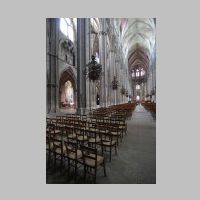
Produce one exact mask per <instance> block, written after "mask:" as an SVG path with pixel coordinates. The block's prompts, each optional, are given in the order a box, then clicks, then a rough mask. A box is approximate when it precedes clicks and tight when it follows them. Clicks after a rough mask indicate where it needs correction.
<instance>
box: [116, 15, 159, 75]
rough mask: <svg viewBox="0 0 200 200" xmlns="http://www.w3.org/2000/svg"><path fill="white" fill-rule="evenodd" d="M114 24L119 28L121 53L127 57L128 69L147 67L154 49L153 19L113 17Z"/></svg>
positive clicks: (154, 23)
mask: <svg viewBox="0 0 200 200" xmlns="http://www.w3.org/2000/svg"><path fill="white" fill-rule="evenodd" d="M115 26H116V30H119V34H118V35H119V37H120V38H119V39H120V41H121V43H122V51H123V54H124V56H125V57H126V58H128V65H129V70H130V71H131V70H132V69H134V68H141V67H142V68H144V69H147V68H148V67H149V63H150V59H151V55H152V53H153V51H154V49H155V34H156V33H155V26H156V21H155V19H154V18H122V19H119V18H118V19H115Z"/></svg>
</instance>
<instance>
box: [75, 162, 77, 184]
mask: <svg viewBox="0 0 200 200" xmlns="http://www.w3.org/2000/svg"><path fill="white" fill-rule="evenodd" d="M76 176H77V162H76V161H75V183H76Z"/></svg>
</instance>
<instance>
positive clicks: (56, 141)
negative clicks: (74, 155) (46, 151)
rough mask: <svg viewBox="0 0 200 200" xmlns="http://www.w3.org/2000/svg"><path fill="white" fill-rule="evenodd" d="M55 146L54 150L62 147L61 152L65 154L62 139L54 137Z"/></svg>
mask: <svg viewBox="0 0 200 200" xmlns="http://www.w3.org/2000/svg"><path fill="white" fill-rule="evenodd" d="M52 141H53V148H54V150H56V149H60V150H61V154H63V144H62V141H61V140H58V139H55V138H54V139H53V140H52Z"/></svg>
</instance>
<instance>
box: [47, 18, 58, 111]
mask: <svg viewBox="0 0 200 200" xmlns="http://www.w3.org/2000/svg"><path fill="white" fill-rule="evenodd" d="M47 24H48V29H49V33H48V38H49V41H48V42H49V43H48V45H47V48H48V49H47V56H48V57H49V58H48V62H47V64H48V65H49V66H48V67H47V70H48V71H47V73H48V76H47V77H48V79H47V91H48V92H49V94H48V98H47V104H48V105H49V107H48V111H49V112H52V113H56V112H58V111H59V103H58V93H59V91H58V87H59V80H58V47H59V45H58V42H59V19H58V18H50V19H47Z"/></svg>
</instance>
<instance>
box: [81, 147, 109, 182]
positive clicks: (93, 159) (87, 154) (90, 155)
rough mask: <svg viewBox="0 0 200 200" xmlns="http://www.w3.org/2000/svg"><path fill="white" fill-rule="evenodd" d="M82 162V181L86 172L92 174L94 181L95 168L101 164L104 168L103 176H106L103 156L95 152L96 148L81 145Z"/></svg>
mask: <svg viewBox="0 0 200 200" xmlns="http://www.w3.org/2000/svg"><path fill="white" fill-rule="evenodd" d="M80 149H81V151H82V156H83V157H82V162H83V165H84V182H85V181H86V174H89V175H92V176H93V181H94V183H96V176H97V168H98V167H99V166H102V167H103V169H104V176H106V166H105V161H104V157H103V156H100V155H98V154H97V149H94V148H90V147H86V146H83V145H81V146H80Z"/></svg>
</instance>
